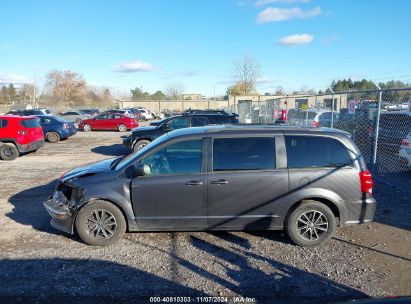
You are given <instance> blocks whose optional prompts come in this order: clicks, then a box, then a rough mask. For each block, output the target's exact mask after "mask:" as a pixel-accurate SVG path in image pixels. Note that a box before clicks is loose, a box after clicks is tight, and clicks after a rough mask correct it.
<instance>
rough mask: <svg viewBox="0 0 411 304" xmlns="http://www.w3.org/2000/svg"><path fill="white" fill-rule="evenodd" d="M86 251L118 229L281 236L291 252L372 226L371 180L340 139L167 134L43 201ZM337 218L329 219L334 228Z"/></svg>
mask: <svg viewBox="0 0 411 304" xmlns="http://www.w3.org/2000/svg"><path fill="white" fill-rule="evenodd" d="M44 206H45V208H46V209H47V211H48V212H49V213H50V215H51V216H52V221H51V224H52V226H53V227H55V228H57V229H59V230H61V231H64V232H67V233H70V234H73V233H74V232H75V231H76V232H77V234H78V235H79V236H80V238H81V239H82V240H83V241H84V242H85V243H87V244H90V245H109V244H112V243H114V242H116V241H117V240H119V239H120V238H121V236H122V235H123V234H124V232H125V231H126V230H128V231H203V230H282V229H285V230H286V231H287V233H288V235H289V236H290V238H291V239H292V240H293V241H294V242H295V243H296V244H299V245H301V246H316V245H319V244H322V243H324V242H325V241H327V240H329V239H330V238H331V237H332V235H333V234H334V232H335V229H336V226H337V225H341V226H342V225H346V224H359V223H364V222H369V221H372V219H373V217H374V213H375V207H376V201H375V199H374V198H373V197H372V178H371V174H370V173H369V172H368V171H367V168H366V165H365V163H364V160H363V158H362V156H361V154H360V152H359V150H358V148H357V147H356V146H355V144H354V143H353V142H352V141H351V139H350V137H349V136H348V134H347V133H345V132H342V131H339V130H335V129H322V128H311V129H310V128H296V127H276V126H245V125H230V126H228V125H227V126H208V127H201V128H185V129H181V130H176V131H173V132H170V133H168V134H164V135H163V136H161V137H159V138H157V139H156V140H154V141H153V143H152V144H150V145H147V146H146V147H145V148H143V149H141V150H140V151H138V152H136V153H132V154H130V155H128V156H126V157H119V158H114V159H108V160H104V161H100V162H97V163H94V164H90V165H85V166H83V167H79V168H76V169H73V170H71V171H69V172H67V173H66V174H64V175H63V176H62V177H61V178H60V179H59V180H58V183H57V186H56V189H55V192H54V194H53V196H52V197H50V199H49V200H48V201H46V202H45V203H44ZM337 219H338V220H337Z"/></svg>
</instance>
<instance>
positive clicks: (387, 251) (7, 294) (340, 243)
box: [0, 132, 411, 303]
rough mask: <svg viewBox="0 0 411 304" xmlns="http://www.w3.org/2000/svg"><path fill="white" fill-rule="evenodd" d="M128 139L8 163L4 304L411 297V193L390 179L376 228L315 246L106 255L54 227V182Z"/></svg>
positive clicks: (174, 238)
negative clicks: (49, 204) (50, 204)
mask: <svg viewBox="0 0 411 304" xmlns="http://www.w3.org/2000/svg"><path fill="white" fill-rule="evenodd" d="M120 135H121V134H120V133H118V132H91V133H84V132H79V133H78V134H77V135H76V136H74V137H72V138H69V139H68V140H64V141H62V142H59V143H57V144H49V143H47V144H46V146H45V147H44V148H42V149H41V150H39V151H38V152H36V153H31V154H28V155H25V156H22V157H20V158H18V159H17V160H15V161H13V162H0V176H1V180H0V224H1V227H2V233H1V234H0V302H3V303H4V302H6V301H10V300H13V301H18V302H21V303H26V302H28V301H29V300H33V299H35V300H36V301H39V303H44V302H47V301H48V300H50V302H56V303H64V302H71V301H72V300H77V301H79V302H85V301H87V302H88V303H94V302H96V303H97V302H99V303H105V302H111V300H113V299H114V300H115V301H120V300H123V301H125V302H133V303H137V302H146V303H148V302H149V298H148V296H192V297H193V298H191V302H195V301H197V300H200V301H201V299H196V298H195V297H196V296H228V297H231V296H236V295H241V296H244V297H245V296H247V297H251V298H256V299H257V300H258V301H259V302H261V303H330V302H336V301H341V300H344V299H352V298H365V297H384V296H388V295H409V294H410V293H411V232H410V230H411V224H410V218H411V212H410V210H411V209H410V204H411V197H410V196H409V195H407V194H404V193H402V192H399V191H397V190H395V189H393V188H391V187H389V186H386V185H384V184H381V183H377V184H376V186H375V189H374V192H375V197H376V199H377V200H378V211H377V215H376V219H375V220H376V222H375V223H370V224H364V225H361V226H350V227H343V228H340V229H339V230H338V233H337V235H336V236H335V237H334V238H333V239H332V240H331V241H330V242H329V243H328V244H326V245H324V246H321V247H318V248H314V249H305V248H301V247H297V246H295V245H293V244H291V243H290V241H289V240H288V238H287V237H286V236H285V235H284V234H283V233H282V232H213V233H208V232H195V233H191V232H184V233H128V234H126V235H125V237H123V239H122V240H121V241H120V242H118V243H116V244H114V245H112V246H110V247H105V248H98V247H90V246H87V245H85V244H83V243H81V242H80V241H79V239H78V238H77V237H76V236H70V235H65V234H63V233H59V232H58V231H56V230H54V229H53V228H51V227H50V225H49V215H48V214H47V212H46V211H45V209H44V208H43V206H42V202H43V201H44V200H45V199H46V198H47V197H48V196H49V195H51V194H52V193H53V188H54V185H55V181H56V179H57V178H58V177H59V176H60V175H61V174H62V173H64V172H66V171H67V170H69V169H71V168H73V167H76V166H79V165H81V164H85V163H88V162H93V161H96V160H100V159H104V158H108V157H112V156H118V155H122V154H125V153H127V152H128V151H127V150H126V149H125V148H124V147H123V146H122V145H121V139H120ZM2 299H3V300H4V301H2ZM165 300H167V299H165ZM175 300H176V299H175ZM230 300H231V301H233V298H230ZM171 302H172V301H171ZM111 303H114V302H111Z"/></svg>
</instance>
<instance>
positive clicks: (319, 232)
mask: <svg viewBox="0 0 411 304" xmlns="http://www.w3.org/2000/svg"><path fill="white" fill-rule="evenodd" d="M286 229H287V233H288V235H289V237H290V238H291V240H292V241H293V242H294V243H296V244H297V245H300V246H303V247H314V246H318V245H321V244H323V243H325V242H327V241H328V240H329V239H330V238H331V237H332V236H333V234H334V232H335V229H336V219H335V216H334V214H333V212H332V211H331V209H330V208H328V207H327V206H326V205H324V204H323V203H320V202H317V201H313V200H306V201H304V202H303V203H302V204H301V205H300V206H298V207H297V208H296V209H295V210H294V211H292V213H291V214H290V215H289V216H288V219H287V223H286Z"/></svg>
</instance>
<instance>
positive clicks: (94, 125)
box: [78, 113, 138, 132]
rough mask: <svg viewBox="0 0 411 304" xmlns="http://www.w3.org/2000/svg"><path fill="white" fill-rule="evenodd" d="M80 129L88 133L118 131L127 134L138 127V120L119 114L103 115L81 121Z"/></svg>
mask: <svg viewBox="0 0 411 304" xmlns="http://www.w3.org/2000/svg"><path fill="white" fill-rule="evenodd" d="M78 127H79V129H81V130H84V131H86V132H88V131H91V130H118V131H120V132H126V131H127V130H130V129H133V128H136V127H138V120H137V119H136V118H135V117H129V116H125V115H122V114H119V113H102V114H100V115H98V116H96V117H94V118H91V119H85V120H83V121H81V122H80V124H79V126H78Z"/></svg>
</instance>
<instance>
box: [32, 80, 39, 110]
mask: <svg viewBox="0 0 411 304" xmlns="http://www.w3.org/2000/svg"><path fill="white" fill-rule="evenodd" d="M33 82H34V85H33V102H34V108H36V109H37V108H38V107H37V101H36V73H34V79H33Z"/></svg>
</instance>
